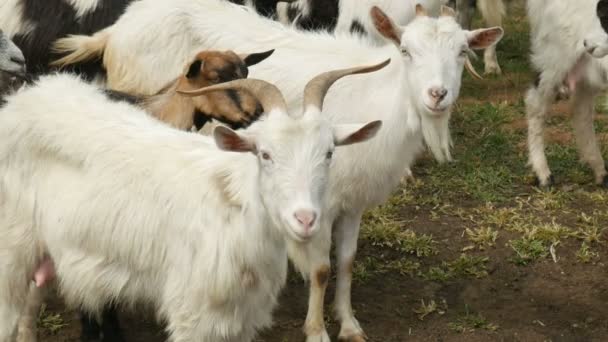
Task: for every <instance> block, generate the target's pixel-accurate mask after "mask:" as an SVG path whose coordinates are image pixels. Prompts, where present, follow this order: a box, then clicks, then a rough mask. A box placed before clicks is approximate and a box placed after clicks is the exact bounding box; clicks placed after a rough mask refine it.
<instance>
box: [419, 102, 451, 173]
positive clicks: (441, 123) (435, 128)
mask: <svg viewBox="0 0 608 342" xmlns="http://www.w3.org/2000/svg"><path fill="white" fill-rule="evenodd" d="M421 121H422V122H421V126H422V127H421V128H422V136H423V137H424V142H425V144H426V146H427V147H428V148H429V150H431V152H432V153H433V155H434V156H435V159H436V160H437V161H438V162H440V163H443V162H446V161H452V154H451V153H450V148H451V147H452V138H451V137H450V126H449V123H450V115H449V113H446V114H445V115H441V116H440V117H431V116H429V115H424V114H423V115H422V120H421Z"/></svg>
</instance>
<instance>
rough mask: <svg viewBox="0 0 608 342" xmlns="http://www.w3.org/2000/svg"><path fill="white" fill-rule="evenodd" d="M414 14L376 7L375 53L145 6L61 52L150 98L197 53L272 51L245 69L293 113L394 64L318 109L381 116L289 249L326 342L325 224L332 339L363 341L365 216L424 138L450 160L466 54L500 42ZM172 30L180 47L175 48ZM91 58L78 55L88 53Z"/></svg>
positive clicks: (448, 19) (216, 14) (191, 1)
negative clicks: (334, 322) (357, 307)
mask: <svg viewBox="0 0 608 342" xmlns="http://www.w3.org/2000/svg"><path fill="white" fill-rule="evenodd" d="M417 13H418V16H417V17H416V19H414V20H413V21H412V22H411V23H410V24H409V25H407V26H397V25H395V24H394V22H393V21H392V20H391V19H390V18H389V17H388V16H387V15H386V14H385V13H384V12H383V11H381V10H380V9H379V8H377V7H374V8H372V10H371V12H370V15H372V17H373V20H374V22H375V25H376V27H377V28H378V30H379V31H380V32H382V34H383V36H384V37H385V39H386V40H387V41H388V42H390V44H383V45H382V46H378V45H376V44H373V43H371V42H369V41H368V40H366V39H362V38H361V37H358V36H354V35H335V36H334V35H329V34H327V33H319V32H302V31H299V30H297V29H294V28H289V27H285V26H283V25H281V24H280V23H277V22H275V21H272V20H270V19H268V18H264V17H262V16H259V15H257V14H255V13H253V11H251V10H248V9H246V8H243V7H241V6H237V5H234V4H230V3H228V2H226V1H220V0H176V1H172V2H170V3H169V2H159V1H154V0H142V1H138V2H136V3H134V4H133V5H131V6H130V7H129V8H128V9H127V11H126V13H125V14H124V15H123V16H122V17H121V19H120V20H119V21H118V22H117V23H116V24H115V25H113V26H111V27H109V28H108V29H106V30H103V31H100V32H98V33H96V34H95V35H93V36H74V37H69V38H66V39H64V40H61V41H58V44H57V45H58V46H60V47H62V49H63V50H64V51H66V52H74V51H75V53H74V55H75V56H78V55H82V54H80V53H81V52H82V51H83V50H91V49H92V50H96V52H95V54H96V55H97V56H103V62H104V65H105V67H106V69H107V71H108V82H109V85H110V86H111V87H112V88H116V89H119V90H126V91H135V90H137V91H138V92H153V91H155V90H156V89H155V88H156V86H157V84H162V83H163V82H166V79H167V78H169V75H171V74H172V73H175V72H177V71H174V70H179V68H180V64H181V63H182V60H187V59H189V58H190V56H191V54H193V53H194V51H196V50H198V49H200V48H208V49H211V48H221V49H234V48H238V49H263V47H272V48H276V49H275V52H274V53H273V55H272V56H270V57H269V58H268V59H267V60H266V61H265V62H264V63H261V64H258V65H256V66H254V67H253V68H252V69H251V76H252V77H257V78H261V79H265V80H269V81H271V82H273V83H274V84H276V85H277V86H278V87H279V88H280V89H281V90H282V92H283V94H285V96H286V99H287V102H288V105H289V106H290V107H291V108H297V107H299V106H300V104H301V103H302V93H301V90H302V88H304V86H305V82H306V79H309V78H310V77H311V76H312V75H315V74H317V73H319V72H321V71H324V70H327V69H330V68H343V67H345V66H348V65H353V63H354V64H355V65H357V64H370V63H372V61H377V60H381V59H388V58H390V59H391V63H390V64H389V65H388V66H387V67H386V68H384V69H383V70H380V71H379V72H376V73H373V74H370V75H362V76H359V77H352V78H349V79H345V80H342V81H340V82H338V84H336V85H335V86H334V87H332V89H331V90H330V92H329V96H328V97H327V100H326V103H325V105H324V108H325V109H324V112H325V115H326V116H327V118H328V119H330V120H331V121H332V122H341V123H350V122H366V121H369V120H373V119H378V118H381V119H382V121H383V125H384V126H383V127H384V128H383V129H382V130H381V131H380V132H379V134H378V136H377V137H376V138H374V139H373V140H372V141H370V142H369V143H368V144H366V145H365V146H364V148H361V149H357V150H354V149H351V148H346V149H345V150H344V151H343V153H341V154H340V155H338V156H337V158H336V160H335V165H334V168H333V169H332V171H331V182H330V189H329V190H328V193H329V207H328V210H327V211H326V215H324V219H323V220H322V221H323V222H322V223H321V228H320V232H319V234H317V235H315V237H313V241H312V243H309V244H307V245H304V244H296V243H290V246H289V254H290V257H291V259H292V261H294V263H295V264H296V266H297V267H298V269H299V270H300V271H301V272H302V273H303V274H304V275H306V276H308V277H309V278H310V279H311V282H310V299H309V309H308V314H307V318H306V323H305V325H304V330H305V333H306V335H307V338H308V341H309V342H312V341H329V335H328V334H327V331H326V329H325V325H324V313H323V301H324V296H325V290H326V287H327V283H328V280H329V271H330V259H329V251H330V246H331V235H332V227H333V229H334V231H335V235H336V239H335V240H336V244H337V246H336V254H337V263H338V274H337V286H336V313H337V316H338V319H339V320H340V322H341V328H340V333H339V337H340V338H341V339H352V340H356V339H359V340H363V339H364V333H363V330H362V329H361V327H360V326H359V323H358V321H357V320H356V319H355V317H354V314H353V310H352V307H351V278H352V266H353V262H354V259H355V254H356V250H357V239H358V236H359V229H360V224H361V217H362V214H363V212H364V211H365V210H366V209H367V208H370V207H373V206H375V205H377V204H380V203H382V202H383V201H385V200H386V198H388V197H389V196H390V193H391V191H393V190H394V189H395V188H396V187H397V186H398V184H399V181H400V179H401V176H402V175H403V171H404V169H405V168H406V167H408V166H410V165H411V163H412V162H413V161H414V159H415V157H416V155H417V154H418V153H419V152H420V151H421V149H422V147H423V141H424V142H426V144H427V145H428V146H429V147H430V150H431V151H432V153H433V154H434V155H435V157H436V159H438V160H439V161H446V160H449V159H451V155H450V137H449V128H448V123H449V118H450V111H451V107H452V105H453V104H454V102H455V101H456V99H457V98H458V94H459V91H460V84H461V76H462V71H463V69H464V64H465V61H466V58H467V53H468V51H469V49H483V48H486V47H487V46H489V45H491V44H494V43H495V42H497V41H498V40H500V38H501V37H502V34H503V31H502V29H501V28H499V27H496V28H490V29H478V30H474V31H467V30H463V29H462V28H460V26H459V25H458V24H457V23H456V21H455V18H454V17H453V16H454V12H453V10H451V9H449V8H447V7H444V8H443V10H442V16H440V17H438V18H431V17H429V16H426V15H425V11H424V9H423V8H422V7H420V6H419V7H418V10H417ZM167 28H171V29H170V30H168V29H167ZM174 32H179V35H180V37H182V39H180V40H179V41H177V40H175V39H174V37H175V35H174ZM184 42H192V43H191V45H187V44H185V43H184ZM260 51H261V50H260ZM89 52H91V51H89ZM89 52H85V53H84V54H89V55H91V54H90V53H89ZM68 57H69V56H68ZM144 60H145V61H146V62H145V63H143V62H139V61H144ZM124 61H129V63H127V64H125V63H124ZM160 70H162V71H163V72H159V71H160ZM150 77H151V78H152V79H150ZM354 99H366V100H365V101H355V100H354Z"/></svg>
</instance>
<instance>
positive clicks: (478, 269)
mask: <svg viewBox="0 0 608 342" xmlns="http://www.w3.org/2000/svg"><path fill="white" fill-rule="evenodd" d="M488 261H489V258H488V257H478V256H470V255H466V254H461V255H460V256H459V257H458V258H457V259H455V260H453V261H450V262H445V261H444V262H443V263H442V264H441V266H440V267H439V266H433V267H430V268H429V270H428V271H427V273H426V274H424V275H423V277H424V278H425V279H427V280H432V281H438V282H446V281H449V280H453V279H457V278H484V277H487V276H488V271H487V269H486V264H487V263H488Z"/></svg>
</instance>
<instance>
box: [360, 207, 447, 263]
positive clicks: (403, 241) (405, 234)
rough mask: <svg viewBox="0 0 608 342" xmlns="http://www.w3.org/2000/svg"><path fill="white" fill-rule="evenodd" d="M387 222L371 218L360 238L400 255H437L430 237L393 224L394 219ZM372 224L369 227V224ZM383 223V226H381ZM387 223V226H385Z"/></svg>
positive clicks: (381, 217)
mask: <svg viewBox="0 0 608 342" xmlns="http://www.w3.org/2000/svg"><path fill="white" fill-rule="evenodd" d="M388 220H390V221H389V222H387V218H386V217H383V216H378V217H373V218H371V219H369V218H368V219H367V220H366V227H365V229H364V230H363V231H362V234H361V235H362V237H363V238H364V239H366V240H368V241H370V242H371V244H372V245H374V246H377V247H385V248H389V249H392V250H395V251H397V252H400V253H406V254H413V255H415V256H417V257H426V256H429V255H434V254H437V249H436V248H435V245H436V244H437V242H436V241H435V240H434V239H433V236H432V235H428V234H417V233H416V232H414V231H412V230H410V229H406V230H403V229H402V228H401V225H397V224H394V222H395V220H394V219H388ZM370 221H371V222H374V224H372V225H370V224H369V222H370ZM383 222H384V223H385V224H383ZM386 223H388V224H386Z"/></svg>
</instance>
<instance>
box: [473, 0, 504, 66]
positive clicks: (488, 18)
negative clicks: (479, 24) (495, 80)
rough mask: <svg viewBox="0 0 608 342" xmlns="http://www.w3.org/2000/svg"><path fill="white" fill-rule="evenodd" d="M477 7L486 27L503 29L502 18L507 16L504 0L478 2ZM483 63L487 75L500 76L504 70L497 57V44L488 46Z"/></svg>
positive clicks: (481, 0) (482, 0)
mask: <svg viewBox="0 0 608 342" xmlns="http://www.w3.org/2000/svg"><path fill="white" fill-rule="evenodd" d="M477 6H478V8H479V11H480V12H481V15H482V16H483V20H484V21H485V23H486V27H495V26H500V27H502V17H503V15H504V14H505V4H504V2H503V0H478V3H477ZM483 63H484V66H485V73H486V74H496V75H500V74H501V73H502V70H501V69H500V65H499V64H498V58H497V57H496V44H492V45H490V46H488V47H487V48H486V49H485V51H484V53H483Z"/></svg>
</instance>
